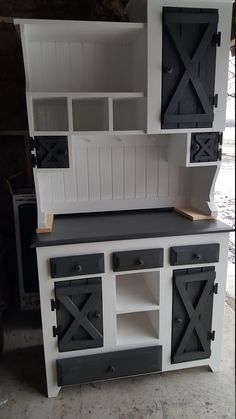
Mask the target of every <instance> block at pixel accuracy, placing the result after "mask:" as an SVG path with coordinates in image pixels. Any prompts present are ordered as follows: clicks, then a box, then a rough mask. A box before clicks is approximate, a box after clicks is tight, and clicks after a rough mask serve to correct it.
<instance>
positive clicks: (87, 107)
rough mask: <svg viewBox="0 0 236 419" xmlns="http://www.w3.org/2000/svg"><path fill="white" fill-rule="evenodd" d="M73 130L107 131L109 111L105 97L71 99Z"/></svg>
mask: <svg viewBox="0 0 236 419" xmlns="http://www.w3.org/2000/svg"><path fill="white" fill-rule="evenodd" d="M72 114H73V131H108V130H109V113H108V100H107V99H106V98H91V99H74V100H72Z"/></svg>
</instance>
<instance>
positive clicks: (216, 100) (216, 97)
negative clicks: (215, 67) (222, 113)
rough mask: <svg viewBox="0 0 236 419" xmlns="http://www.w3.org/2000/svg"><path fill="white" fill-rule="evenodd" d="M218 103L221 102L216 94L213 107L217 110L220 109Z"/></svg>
mask: <svg viewBox="0 0 236 419" xmlns="http://www.w3.org/2000/svg"><path fill="white" fill-rule="evenodd" d="M218 102H219V95H218V93H216V94H215V95H214V97H213V106H214V107H215V108H218Z"/></svg>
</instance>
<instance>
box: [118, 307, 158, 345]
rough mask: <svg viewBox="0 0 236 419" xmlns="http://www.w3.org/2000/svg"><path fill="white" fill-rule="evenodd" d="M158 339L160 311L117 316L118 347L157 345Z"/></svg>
mask: <svg viewBox="0 0 236 419" xmlns="http://www.w3.org/2000/svg"><path fill="white" fill-rule="evenodd" d="M158 337H159V311H158V310H156V311H149V312H142V313H129V314H119V315H117V346H126V345H137V346H138V345H146V344H155V343H156V342H157V340H158Z"/></svg>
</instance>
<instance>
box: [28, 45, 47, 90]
mask: <svg viewBox="0 0 236 419" xmlns="http://www.w3.org/2000/svg"><path fill="white" fill-rule="evenodd" d="M28 48H29V54H28V58H29V69H30V88H31V90H32V91H36V92H37V91H38V92H40V91H44V87H43V67H42V65H43V64H42V50H41V44H40V42H35V41H32V42H30V43H29V47H28Z"/></svg>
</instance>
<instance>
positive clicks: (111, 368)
mask: <svg viewBox="0 0 236 419" xmlns="http://www.w3.org/2000/svg"><path fill="white" fill-rule="evenodd" d="M161 370H162V346H153V347H149V348H138V349H132V350H127V351H118V352H110V353H106V354H99V355H89V356H81V357H75V358H67V359H59V360H57V382H58V386H60V387H61V386H68V385H72V384H81V383H89V382H92V381H101V380H111V379H113V378H119V377H128V376H132V375H139V374H147V373H151V372H157V371H161Z"/></svg>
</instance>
